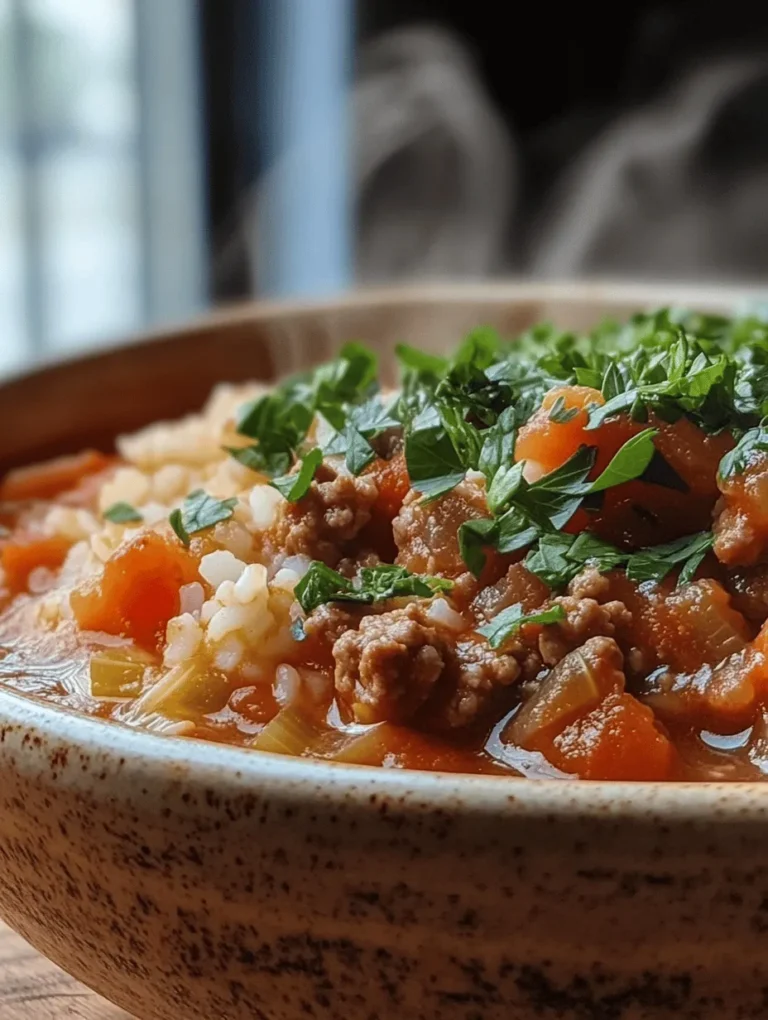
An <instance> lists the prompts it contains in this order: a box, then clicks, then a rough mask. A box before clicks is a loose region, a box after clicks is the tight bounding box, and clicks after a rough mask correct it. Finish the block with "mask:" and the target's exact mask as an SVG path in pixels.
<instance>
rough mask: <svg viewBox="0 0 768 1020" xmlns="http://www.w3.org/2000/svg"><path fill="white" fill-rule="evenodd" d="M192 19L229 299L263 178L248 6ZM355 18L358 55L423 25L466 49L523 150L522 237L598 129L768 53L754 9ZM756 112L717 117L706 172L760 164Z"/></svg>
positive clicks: (433, 0)
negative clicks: (244, 218) (695, 71)
mask: <svg viewBox="0 0 768 1020" xmlns="http://www.w3.org/2000/svg"><path fill="white" fill-rule="evenodd" d="M200 12H201V15H200V16H201V38H202V47H203V53H202V56H203V66H204V87H205V125H206V127H205V133H206V144H207V155H208V189H207V198H208V215H209V225H210V232H211V237H212V239H213V249H212V250H213V252H214V259H213V262H212V286H213V291H214V295H215V296H216V297H218V298H221V299H229V298H236V297H239V296H242V295H244V294H246V293H248V288H249V273H248V266H247V255H246V253H245V248H244V246H243V244H242V243H241V241H242V239H241V238H240V239H238V237H237V232H238V228H239V226H238V225H239V224H240V222H241V220H240V211H241V203H242V196H243V194H244V192H245V191H247V189H248V187H249V185H251V184H253V182H254V181H255V180H256V179H257V178H258V175H259V172H260V170H261V169H262V163H261V159H260V152H259V144H258V139H257V138H255V137H254V134H253V126H252V125H253V118H252V116H250V112H251V111H252V110H253V108H254V105H255V104H257V103H258V100H259V95H258V74H257V69H256V68H255V67H254V63H253V60H254V52H255V49H254V39H256V38H258V19H257V18H256V17H255V13H254V5H253V4H252V3H251V2H250V0H205V2H203V3H202V5H201V7H200ZM356 19H357V20H356V29H355V30H356V39H355V50H356V52H359V51H360V49H361V48H362V47H364V46H365V45H366V44H367V43H368V42H370V41H371V40H373V39H375V38H376V37H377V36H380V35H381V34H382V33H385V32H390V31H392V30H394V29H398V28H402V27H406V26H413V25H418V24H430V25H438V26H441V27H442V28H446V29H448V30H449V31H451V32H453V33H455V35H456V36H457V37H458V38H459V39H460V40H461V41H462V43H463V44H464V45H465V46H466V47H467V48H468V50H469V52H470V53H471V56H472V58H473V60H474V62H475V64H476V66H477V69H478V70H479V73H480V76H481V79H482V82H483V84H484V87H485V88H486V90H487V93H488V95H489V97H490V99H491V101H492V102H493V104H494V105H495V107H496V109H497V110H498V111H499V112H500V113H501V114H502V116H503V118H504V121H505V123H506V125H507V127H508V129H509V131H510V134H511V135H512V137H514V139H515V141H516V143H517V145H518V147H519V153H520V156H521V160H520V181H519V187H520V201H519V203H518V213H517V215H518V220H519V222H518V224H517V225H518V227H519V229H521V230H522V231H524V232H525V231H530V229H531V224H532V220H533V218H534V215H535V213H536V212H537V210H538V208H539V206H540V204H541V202H542V199H543V198H544V196H545V195H546V194H547V193H548V192H549V191H550V190H551V188H552V187H553V185H554V184H555V183H556V181H557V180H558V177H559V175H560V173H561V171H562V170H563V167H564V165H566V164H567V163H570V162H571V161H572V160H573V158H574V156H575V155H576V154H577V153H579V152H580V151H582V150H583V149H584V147H585V146H586V145H588V143H589V142H590V141H591V140H592V139H594V138H595V137H596V136H597V135H598V134H599V132H600V131H601V130H602V129H603V128H604V127H605V126H606V125H608V124H609V123H611V122H612V121H614V120H615V119H616V118H618V117H620V116H621V115H622V114H624V113H627V112H629V111H632V110H633V109H637V108H640V107H641V106H642V105H643V104H646V103H648V102H649V101H652V100H654V98H657V97H658V96H660V95H662V94H663V93H664V91H665V89H668V88H669V87H670V86H671V85H672V84H673V83H674V82H675V81H676V80H677V79H678V77H679V76H680V74H681V73H682V72H683V71H686V70H689V69H692V68H695V67H697V66H703V65H706V64H707V62H708V61H711V60H713V59H716V58H717V57H719V56H721V55H726V54H732V53H749V52H754V51H759V50H760V49H762V48H764V47H765V45H767V44H768V7H767V6H766V5H759V4H754V3H725V2H718V3H712V4H700V3H685V2H677V3H675V2H667V3H649V2H638V0H629V2H625V3H623V4H613V5H604V6H603V5H596V4H593V5H576V4H565V5H560V6H555V5H551V4H534V5H530V6H529V7H528V9H527V10H526V12H525V15H524V16H522V17H520V18H519V20H518V19H517V18H516V17H515V16H514V15H513V13H512V11H511V10H509V11H505V10H504V9H503V8H502V7H501V6H500V5H499V6H496V5H491V4H478V3H475V4H468V3H466V2H461V0H376V2H373V0H358V3H357V5H356ZM756 108H757V109H756V123H754V124H751V123H748V124H743V123H739V118H742V119H743V118H744V112H743V109H741V110H739V111H737V114H736V119H735V120H734V118H733V117H731V116H726V117H724V118H722V120H723V123H722V124H721V125H720V126H719V127H718V128H717V130H716V131H715V133H714V136H713V138H712V139H711V140H710V141H709V143H708V145H709V150H710V151H709V152H708V153H707V157H708V159H709V160H710V162H711V165H712V168H713V173H716V171H717V167H718V163H719V161H722V160H723V154H724V153H727V157H728V158H727V161H728V165H729V166H732V165H733V162H734V159H735V160H736V161H738V160H739V159H742V160H744V161H751V160H753V159H755V158H758V157H762V156H766V155H768V111H766V110H765V106H764V104H763V103H762V102H760V101H758V102H757V103H756ZM745 139H746V141H745Z"/></svg>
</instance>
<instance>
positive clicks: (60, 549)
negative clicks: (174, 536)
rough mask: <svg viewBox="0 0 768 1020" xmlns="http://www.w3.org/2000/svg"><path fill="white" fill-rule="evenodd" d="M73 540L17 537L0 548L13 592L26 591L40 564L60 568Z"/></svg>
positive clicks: (1, 560)
mask: <svg viewBox="0 0 768 1020" xmlns="http://www.w3.org/2000/svg"><path fill="white" fill-rule="evenodd" d="M71 545H72V543H71V542H70V541H68V540H67V539H66V538H62V537H61V536H53V537H39V536H30V537H29V538H24V536H16V537H14V540H13V541H10V542H6V543H4V545H3V546H2V549H0V562H1V563H2V565H3V572H4V574H5V584H6V586H7V587H8V589H9V590H10V592H11V594H13V595H17V594H18V593H19V592H22V591H26V589H27V583H28V581H29V575H30V574H31V573H32V571H33V570H35V569H36V568H37V567H47V568H48V569H49V570H58V568H59V567H60V566H61V565H62V563H63V562H64V560H65V559H66V556H67V553H68V552H69V549H70V546H71Z"/></svg>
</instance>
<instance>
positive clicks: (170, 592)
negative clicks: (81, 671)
mask: <svg viewBox="0 0 768 1020" xmlns="http://www.w3.org/2000/svg"><path fill="white" fill-rule="evenodd" d="M197 576H198V572H197V562H196V561H195V559H194V557H193V556H191V555H190V553H189V552H188V551H187V550H186V549H185V548H184V547H183V546H182V545H180V544H179V543H178V542H175V541H171V540H169V539H166V538H164V537H163V536H162V535H159V534H157V533H155V532H149V533H147V534H144V535H141V536H139V538H137V539H136V540H135V541H133V542H131V544H130V545H128V546H127V547H126V548H124V549H120V550H118V552H116V553H115V554H114V555H113V556H112V558H111V559H110V560H108V561H107V563H106V565H105V567H104V573H103V575H102V577H101V578H99V579H98V580H95V581H91V582H89V583H88V584H86V585H85V586H84V587H82V588H80V589H78V590H76V591H74V592H73V593H72V595H71V605H72V610H73V612H74V614H75V619H76V620H77V622H78V624H79V625H80V627H81V629H82V630H93V631H103V632H105V633H107V634H118V635H121V636H122V637H126V638H130V639H131V640H133V641H135V642H137V644H139V645H141V646H143V647H144V648H149V649H156V648H157V646H158V644H159V642H160V640H161V639H162V637H163V634H164V633H165V627H166V624H167V623H168V621H169V620H170V618H171V617H172V616H176V615H177V613H178V611H179V589H180V588H181V586H182V585H183V584H188V583H190V582H192V581H195V580H197Z"/></svg>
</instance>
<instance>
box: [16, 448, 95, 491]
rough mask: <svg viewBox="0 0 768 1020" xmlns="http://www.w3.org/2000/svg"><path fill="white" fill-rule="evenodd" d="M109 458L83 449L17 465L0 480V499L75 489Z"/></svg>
mask: <svg viewBox="0 0 768 1020" xmlns="http://www.w3.org/2000/svg"><path fill="white" fill-rule="evenodd" d="M113 460H114V458H111V457H107V456H106V455H105V454H103V453H99V452H98V451H96V450H84V451H83V452H82V453H76V454H73V455H72V456H67V457H57V458H56V459H55V460H48V461H45V462H44V463H42V464H32V465H30V466H29V467H23V468H17V469H16V470H14V471H11V472H10V473H9V474H8V475H6V476H5V478H4V479H3V480H2V482H1V483H0V500H23V499H52V498H53V497H54V496H58V495H59V494H60V493H62V492H67V491H68V490H69V489H73V488H75V486H76V485H77V484H78V483H79V482H80V481H81V480H82V479H83V478H85V477H86V476H87V475H93V474H96V473H97V472H99V471H103V470H104V469H105V468H107V467H109V466H110V464H111V463H112V462H113Z"/></svg>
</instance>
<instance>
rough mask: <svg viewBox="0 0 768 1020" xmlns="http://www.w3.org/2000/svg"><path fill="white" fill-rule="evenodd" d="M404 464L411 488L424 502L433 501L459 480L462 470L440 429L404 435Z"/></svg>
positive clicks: (453, 449)
mask: <svg viewBox="0 0 768 1020" xmlns="http://www.w3.org/2000/svg"><path fill="white" fill-rule="evenodd" d="M405 463H406V466H407V468H408V475H409V477H410V480H411V485H412V486H413V488H414V489H416V491H417V492H420V493H421V494H422V496H425V497H426V498H427V499H436V498H437V497H438V496H442V495H443V494H444V493H446V492H449V491H450V490H451V489H453V488H455V486H457V485H458V484H459V482H461V481H463V479H464V475H465V474H466V468H464V466H463V465H462V463H461V461H460V459H459V455H458V454H457V453H456V449H455V447H454V445H453V443H452V442H451V440H450V439H449V438H448V436H447V435H446V433H445V431H444V430H443V429H441V428H434V429H421V430H420V431H417V432H410V433H406V436H405Z"/></svg>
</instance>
